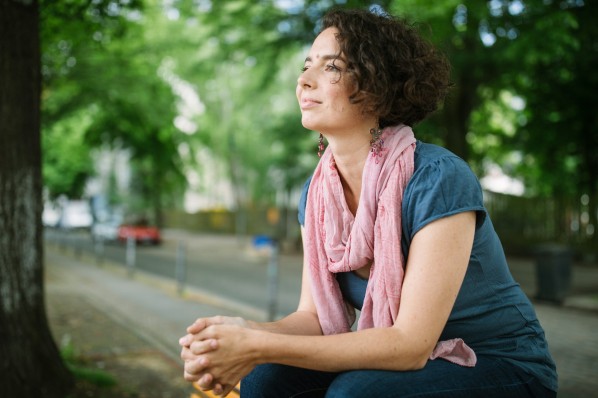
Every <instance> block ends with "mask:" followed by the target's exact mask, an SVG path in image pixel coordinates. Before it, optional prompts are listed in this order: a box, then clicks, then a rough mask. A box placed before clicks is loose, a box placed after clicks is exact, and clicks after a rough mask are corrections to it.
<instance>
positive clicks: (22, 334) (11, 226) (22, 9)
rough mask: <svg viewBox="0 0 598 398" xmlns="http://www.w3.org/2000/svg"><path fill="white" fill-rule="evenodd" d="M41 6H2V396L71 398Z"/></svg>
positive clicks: (5, 2)
mask: <svg viewBox="0 0 598 398" xmlns="http://www.w3.org/2000/svg"><path fill="white" fill-rule="evenodd" d="M41 185H42V184H41V149H40V48H39V23H38V4H37V1H36V0H19V1H17V0H0V396H2V397H19V398H21V397H23V398H29V397H60V398H64V397H65V396H66V395H67V393H68V392H69V391H70V389H71V388H72V385H73V379H72V376H71V374H70V372H69V371H68V370H67V368H66V367H65V366H64V364H63V362H62V359H61V357H60V354H59V352H58V349H57V347H56V344H55V343H54V340H53V338H52V334H51V333H50V329H49V326H48V321H47V318H46V312H45V305H44V289H43V246H42V226H41V211H42V200H41Z"/></svg>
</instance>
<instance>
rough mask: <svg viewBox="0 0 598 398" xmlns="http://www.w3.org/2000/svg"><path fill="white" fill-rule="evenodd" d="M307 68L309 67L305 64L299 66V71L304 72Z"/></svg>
mask: <svg viewBox="0 0 598 398" xmlns="http://www.w3.org/2000/svg"><path fill="white" fill-rule="evenodd" d="M307 69H309V68H308V67H307V66H302V67H301V72H305V71H306V70H307Z"/></svg>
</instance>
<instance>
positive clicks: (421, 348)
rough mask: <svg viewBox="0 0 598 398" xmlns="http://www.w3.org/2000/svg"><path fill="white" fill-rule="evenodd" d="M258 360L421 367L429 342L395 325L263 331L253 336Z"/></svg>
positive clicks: (340, 367) (337, 367) (325, 366)
mask: <svg viewBox="0 0 598 398" xmlns="http://www.w3.org/2000/svg"><path fill="white" fill-rule="evenodd" d="M254 344H255V345H256V346H255V347H254V352H255V355H257V359H256V362H257V363H279V364H284V365H290V366H296V367H302V368H308V369H314V370H320V371H330V372H338V371H345V370H351V369H388V370H414V369H420V368H422V367H423V366H424V365H425V363H426V361H427V359H428V357H429V355H430V352H431V349H430V348H429V344H426V343H425V342H423V341H422V342H419V341H417V339H414V338H410V339H408V338H406V336H404V335H402V333H401V331H400V330H398V329H397V328H392V327H389V328H378V329H368V330H363V331H358V332H350V333H343V334H337V335H331V336H289V335H282V334H273V335H265V334H264V335H262V336H260V337H259V338H257V339H255V340H254Z"/></svg>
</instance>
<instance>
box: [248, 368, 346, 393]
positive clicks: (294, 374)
mask: <svg viewBox="0 0 598 398" xmlns="http://www.w3.org/2000/svg"><path fill="white" fill-rule="evenodd" d="M334 377H335V374H333V373H326V372H318V371H314V370H308V369H301V368H295V367H292V366H286V365H277V364H264V365H259V366H256V367H255V369H254V370H253V371H252V372H251V373H249V374H248V375H247V376H246V377H245V378H244V379H243V380H241V397H242V398H270V397H272V398H281V397H315V396H323V395H324V392H325V391H326V388H327V387H328V385H329V384H330V382H331V381H332V379H334ZM318 394H319V395H318Z"/></svg>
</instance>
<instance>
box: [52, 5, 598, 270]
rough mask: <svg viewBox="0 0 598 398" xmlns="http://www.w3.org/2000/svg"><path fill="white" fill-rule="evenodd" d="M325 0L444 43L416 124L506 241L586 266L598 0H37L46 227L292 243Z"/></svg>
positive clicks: (596, 243)
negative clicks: (301, 92)
mask: <svg viewBox="0 0 598 398" xmlns="http://www.w3.org/2000/svg"><path fill="white" fill-rule="evenodd" d="M333 6H342V7H370V8H371V9H373V10H375V11H376V12H385V11H388V12H390V13H392V14H394V15H399V16H402V17H406V18H408V19H409V20H410V21H412V22H413V23H415V24H416V25H418V26H419V28H420V30H421V31H422V32H423V34H424V35H425V36H426V37H427V38H428V39H429V40H430V41H432V42H434V43H435V44H436V45H437V46H438V47H440V48H441V49H442V50H443V51H444V52H445V53H446V55H447V56H448V58H449V59H450V61H451V63H452V65H453V71H452V80H453V82H454V84H455V87H454V89H453V91H452V93H451V95H450V96H449V98H448V100H447V101H446V103H445V105H444V107H443V108H442V109H441V110H440V111H439V112H438V113H436V114H435V115H434V116H433V117H432V118H431V119H430V120H428V121H426V122H424V123H422V124H420V125H418V126H416V127H415V132H416V136H417V137H418V138H419V139H422V140H424V141H428V142H432V143H437V144H440V145H443V146H446V147H447V148H449V149H450V150H452V151H453V152H455V153H456V154H458V155H459V156H461V157H462V158H464V159H465V160H467V161H468V162H469V163H470V165H471V167H472V168H473V170H474V171H475V172H476V174H477V175H478V177H479V178H480V179H481V183H482V185H483V188H484V190H485V200H486V202H487V206H488V208H489V210H490V212H491V215H492V218H493V221H494V223H495V227H496V228H497V230H498V232H499V235H500V236H501V238H502V240H503V243H504V245H505V248H506V250H507V252H508V253H510V254H526V253H529V252H530V250H531V249H532V248H533V247H535V245H537V244H539V243H545V242H553V243H560V244H566V245H567V246H568V247H571V248H573V249H574V252H575V255H576V258H577V259H578V260H581V261H584V262H589V263H591V262H595V260H596V255H597V253H598V232H597V231H596V226H597V225H598V214H597V213H598V121H597V116H596V115H597V114H598V109H597V104H596V100H595V95H596V92H597V89H598V75H597V73H596V71H595V68H596V65H598V38H597V37H598V26H597V24H596V21H597V20H598V5H597V4H596V2H595V1H584V0H490V1H479V0H471V1H460V0H446V1H441V2H438V1H431V0H395V1H390V0H389V1H352V0H336V1H332V0H320V1H315V0H313V1H312V0H269V1H266V0H263V1H257V0H255V1H249V0H235V1H233V0H230V1H210V0H92V1H51V0H43V1H41V4H40V13H41V16H40V18H41V40H42V77H43V93H42V142H43V181H44V216H43V220H44V225H46V226H48V227H61V228H64V229H69V228H84V229H85V230H86V231H90V232H92V235H93V234H96V235H97V236H103V237H106V238H109V237H117V236H118V233H119V232H118V228H119V227H120V226H121V225H123V224H124V225H133V226H150V227H155V228H157V229H164V228H166V229H170V228H173V229H185V230H189V231H196V232H210V233H212V232H213V233H225V234H237V235H241V236H247V235H250V236H255V235H265V236H270V237H275V238H276V239H279V240H280V241H281V242H283V243H284V246H283V248H284V249H285V250H298V248H300V244H299V243H298V240H299V228H298V225H297V222H296V208H297V201H298V196H299V192H300V190H301V188H302V185H303V182H304V181H305V179H306V178H307V177H308V176H309V174H310V173H311V171H312V170H313V168H314V166H315V164H316V162H317V160H318V158H317V155H316V151H317V149H316V144H317V135H316V133H314V132H310V131H306V130H305V129H304V128H303V127H302V126H301V123H300V112H299V109H298V106H297V104H296V100H295V94H294V88H295V85H296V79H297V76H298V74H299V71H300V68H301V67H302V64H303V58H304V57H305V53H306V51H307V48H308V46H309V44H310V43H311V41H312V40H313V38H314V37H315V34H316V32H317V31H318V23H319V19H320V18H321V16H322V15H323V14H324V13H325V12H326V11H327V10H328V9H329V8H330V7H333ZM121 238H123V235H122V231H121ZM124 238H126V236H125V237H124Z"/></svg>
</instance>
